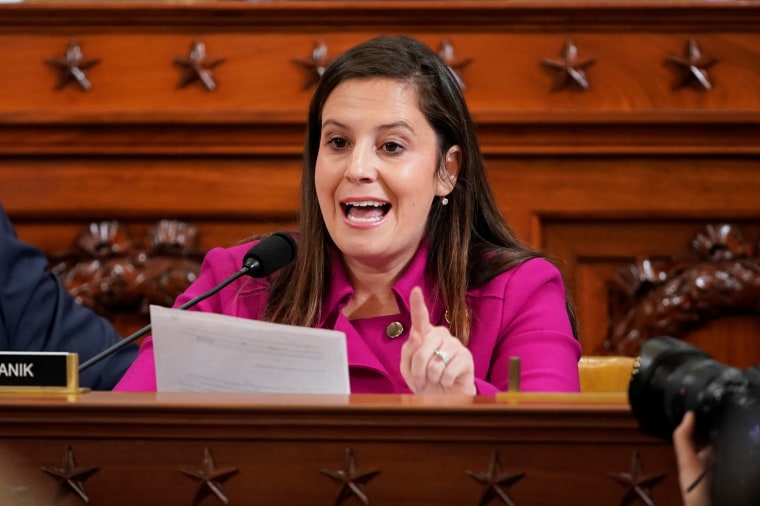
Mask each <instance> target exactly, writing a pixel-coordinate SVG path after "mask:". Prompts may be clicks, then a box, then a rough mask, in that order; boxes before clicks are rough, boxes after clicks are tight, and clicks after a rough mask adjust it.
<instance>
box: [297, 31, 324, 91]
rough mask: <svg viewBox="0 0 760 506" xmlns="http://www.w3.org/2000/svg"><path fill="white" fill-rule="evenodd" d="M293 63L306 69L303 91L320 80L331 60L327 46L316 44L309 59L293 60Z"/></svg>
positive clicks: (321, 43)
mask: <svg viewBox="0 0 760 506" xmlns="http://www.w3.org/2000/svg"><path fill="white" fill-rule="evenodd" d="M293 61H294V62H295V63H297V64H298V65H300V66H301V67H303V68H304V69H306V71H307V76H306V81H305V82H304V89H309V88H311V87H312V86H314V85H315V84H317V83H318V82H319V80H320V79H322V74H324V73H325V69H327V66H328V65H330V62H331V61H332V60H331V59H330V57H329V56H328V52H327V44H325V43H324V42H317V44H316V45H315V46H314V49H313V50H312V51H311V58H295V59H294V60H293Z"/></svg>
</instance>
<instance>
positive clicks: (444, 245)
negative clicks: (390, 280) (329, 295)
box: [264, 36, 576, 343]
mask: <svg viewBox="0 0 760 506" xmlns="http://www.w3.org/2000/svg"><path fill="white" fill-rule="evenodd" d="M371 78H390V79H396V80H398V81H401V82H408V83H411V84H413V85H414V86H415V87H416V89H417V92H418V96H419V107H420V110H421V111H422V113H423V114H424V115H425V117H426V118H427V120H428V122H429V123H430V125H431V126H432V128H433V130H434V131H435V132H436V134H437V136H438V148H439V162H440V160H441V159H442V157H443V155H444V154H445V153H446V152H447V151H448V149H449V148H450V147H451V146H454V145H458V146H459V147H460V148H461V151H462V160H461V166H460V169H459V173H458V176H457V180H456V185H455V186H454V189H453V190H452V192H451V193H450V194H449V195H448V200H449V204H448V205H447V206H443V205H441V204H440V202H439V200H437V199H436V200H434V201H433V202H432V203H431V206H432V207H431V210H430V214H429V217H428V242H429V252H428V258H427V275H428V276H430V277H431V279H433V280H435V281H436V282H437V286H438V288H439V291H440V293H438V294H431V295H432V296H434V297H440V298H441V300H442V301H443V304H444V306H445V307H446V308H447V314H448V320H449V324H450V329H451V333H452V334H453V335H455V336H457V337H458V338H459V339H460V340H462V342H464V343H467V340H468V337H469V332H470V323H471V322H470V319H469V311H468V309H467V306H466V303H465V295H466V293H467V290H468V289H469V288H472V287H477V286H480V285H483V284H485V283H487V282H488V281H489V280H491V279H492V278H493V277H494V276H496V275H498V274H500V273H502V272H504V271H506V270H509V269H511V268H513V267H515V266H517V265H519V264H521V263H523V262H525V261H526V260H529V259H531V258H536V257H539V256H541V255H539V253H537V252H535V251H533V250H531V249H529V248H527V247H526V246H524V245H522V244H521V243H520V242H519V241H518V240H517V238H516V237H515V235H514V233H513V232H512V231H511V230H510V228H509V226H508V225H507V223H506V221H505V220H504V217H503V216H502V214H501V212H500V211H499V209H498V207H497V205H496V200H495V198H494V196H493V192H492V191H491V187H490V186H489V184H488V180H487V178H486V171H485V163H484V161H483V156H482V154H481V152H480V147H479V145H478V139H477V137H476V134H475V127H474V124H473V121H472V117H471V116H470V113H469V111H468V109H467V105H466V103H465V100H464V96H463V94H462V90H461V87H460V84H459V81H458V79H457V77H456V75H455V74H454V73H453V71H452V70H451V69H450V68H449V67H448V66H447V65H446V64H445V63H444V62H443V61H442V60H441V59H440V58H439V57H438V56H437V55H436V54H435V53H434V52H433V51H432V50H431V49H430V48H428V47H427V46H426V45H424V44H423V43H422V42H420V41H418V40H415V39H412V38H409V37H403V36H393V37H390V36H389V37H378V38H374V39H371V40H368V41H366V42H364V43H361V44H359V45H357V46H355V47H353V48H352V49H350V50H348V51H347V52H345V53H343V54H342V55H340V56H339V57H338V58H336V59H335V61H333V62H332V63H331V64H330V65H329V66H328V67H327V69H326V70H325V72H324V74H323V75H322V78H321V79H320V81H319V85H318V86H317V89H316V90H315V92H314V96H313V97H312V101H311V105H310V107H309V116H308V123H307V132H306V143H305V152H304V159H303V175H302V181H301V212H300V218H299V220H300V223H299V235H298V242H299V247H298V253H297V256H296V260H295V262H294V263H292V264H290V265H289V266H287V267H286V268H285V269H283V270H282V271H281V272H280V274H279V275H278V276H277V277H276V278H275V279H274V280H273V284H272V287H271V290H270V296H269V300H268V304H267V309H266V311H265V314H264V318H265V319H266V320H270V321H276V322H280V323H288V324H292V325H304V326H313V325H315V324H317V323H318V321H319V319H320V317H321V310H322V298H323V295H324V293H325V289H326V288H327V284H328V280H329V276H330V274H329V261H328V260H329V258H328V248H330V247H333V243H332V240H331V239H330V236H329V234H328V232H327V229H326V227H325V223H324V219H323V217H322V214H321V212H320V209H319V204H318V202H317V194H316V188H315V183H314V172H315V166H316V160H317V154H318V152H319V145H320V138H321V133H322V132H321V131H322V108H323V107H324V104H325V101H326V100H327V98H328V97H329V95H330V93H331V92H332V91H333V90H334V89H335V87H336V86H338V85H339V84H340V83H342V82H344V81H346V80H348V79H371ZM438 165H439V167H440V169H439V177H446V176H447V175H446V174H445V173H444V169H443V168H442V165H441V163H439V164H438ZM568 313H569V316H570V321H571V324H572V326H573V332H574V333H575V327H576V324H575V315H574V312H573V309H572V305H571V304H570V300H569V298H568Z"/></svg>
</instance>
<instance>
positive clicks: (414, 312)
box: [401, 286, 477, 395]
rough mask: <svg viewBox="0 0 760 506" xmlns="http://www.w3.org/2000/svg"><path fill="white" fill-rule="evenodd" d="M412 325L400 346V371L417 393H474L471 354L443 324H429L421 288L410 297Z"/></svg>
mask: <svg viewBox="0 0 760 506" xmlns="http://www.w3.org/2000/svg"><path fill="white" fill-rule="evenodd" d="M409 305H410V311H411V316H412V328H411V330H410V331H409V339H408V340H407V341H406V342H405V343H404V346H403V347H402V348H401V374H402V375H403V376H404V379H405V380H406V383H407V385H409V388H410V389H411V390H412V391H413V392H414V393H418V394H468V395H475V394H476V393H477V392H476V390H475V363H474V362H473V360H472V353H470V350H468V349H467V347H465V346H464V345H463V344H462V342H461V341H460V340H459V339H457V338H456V337H454V336H452V335H451V333H450V332H449V329H447V328H446V327H440V326H439V327H434V326H433V325H431V324H430V314H429V313H428V308H427V306H426V305H425V299H424V297H423V296H422V290H421V289H420V287H418V286H417V287H414V288H413V289H412V293H411V295H410V297H409Z"/></svg>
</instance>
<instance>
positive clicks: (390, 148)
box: [382, 141, 404, 153]
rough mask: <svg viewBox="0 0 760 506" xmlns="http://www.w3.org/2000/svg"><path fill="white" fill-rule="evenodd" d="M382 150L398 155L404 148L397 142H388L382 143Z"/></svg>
mask: <svg viewBox="0 0 760 506" xmlns="http://www.w3.org/2000/svg"><path fill="white" fill-rule="evenodd" d="M382 149H383V151H385V152H386V153H400V152H401V151H402V150H403V149H404V147H403V146H402V145H401V144H399V143H398V142H394V141H388V142H384V143H383V147H382Z"/></svg>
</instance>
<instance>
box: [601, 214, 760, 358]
mask: <svg viewBox="0 0 760 506" xmlns="http://www.w3.org/2000/svg"><path fill="white" fill-rule="evenodd" d="M692 249H693V251H694V256H693V257H692V258H685V259H676V258H666V259H650V258H646V259H641V260H638V261H637V262H636V263H633V264H631V265H628V266H626V267H624V268H623V269H621V270H620V271H619V272H618V273H617V275H616V276H615V277H614V278H613V279H612V280H611V281H610V283H609V284H608V295H609V299H608V300H609V304H610V305H609V312H610V313H609V314H610V327H609V331H608V337H607V341H606V343H605V347H606V350H605V351H607V352H609V353H615V354H623V355H636V354H638V352H639V349H640V348H641V345H642V344H643V342H644V341H645V340H647V339H649V338H652V337H657V336H663V335H668V336H673V337H680V336H682V335H683V334H684V333H686V332H687V331H688V330H689V329H692V328H695V327H697V326H699V325H700V324H702V323H704V322H706V321H707V320H710V319H712V318H717V317H721V316H732V315H742V314H758V313H760V258H759V257H758V251H757V249H756V248H753V247H752V245H750V244H748V243H747V242H746V241H745V240H744V238H743V235H742V233H741V232H740V230H739V229H738V227H736V226H734V225H730V224H722V225H709V226H707V228H706V230H705V232H704V233H700V234H698V235H697V236H696V237H695V238H694V240H693V242H692Z"/></svg>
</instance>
